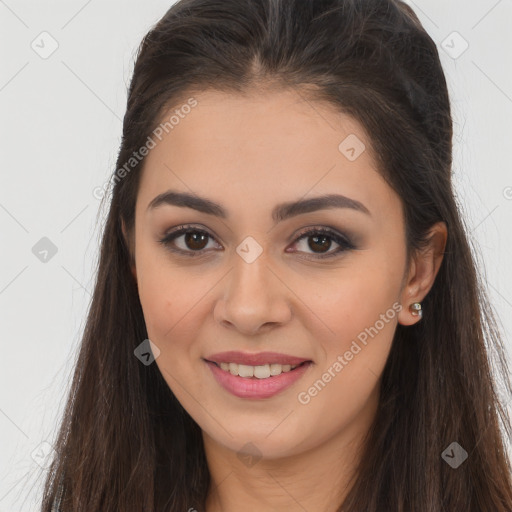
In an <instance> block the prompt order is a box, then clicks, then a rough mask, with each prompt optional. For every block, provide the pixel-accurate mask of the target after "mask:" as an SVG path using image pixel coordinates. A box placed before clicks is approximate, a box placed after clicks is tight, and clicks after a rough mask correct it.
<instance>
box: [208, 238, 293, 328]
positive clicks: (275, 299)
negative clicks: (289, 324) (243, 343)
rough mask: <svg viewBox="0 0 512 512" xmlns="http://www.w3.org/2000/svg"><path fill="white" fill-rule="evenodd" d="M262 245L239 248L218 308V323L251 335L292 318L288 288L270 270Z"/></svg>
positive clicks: (252, 244) (243, 245)
mask: <svg viewBox="0 0 512 512" xmlns="http://www.w3.org/2000/svg"><path fill="white" fill-rule="evenodd" d="M258 246H259V247H260V248H261V249H258V247H257V246H256V245H255V243H254V241H253V240H246V241H244V242H242V243H241V244H240V245H239V246H238V247H237V249H236V253H235V254H234V255H233V268H232V271H231V272H230V273H229V274H228V276H226V281H225V288H224V290H223V293H222V296H221V297H220V298H219V300H218V302H217V304H216V307H215V315H216V319H217V321H219V322H222V323H229V324H232V325H233V326H234V327H236V328H237V329H238V330H240V331H245V332H249V333H252V332H256V331H257V330H258V329H259V328H260V327H261V326H263V325H265V324H269V323H271V324H277V323H283V322H286V321H287V320H288V319H289V318H290V316H291V312H290V307H289V301H288V296H287V288H286V286H283V284H282V283H281V281H280V280H279V279H277V277H276V276H275V275H274V272H273V271H272V270H271V269H270V267H271V262H270V258H268V252H267V251H265V250H264V249H263V247H262V246H260V245H259V244H258Z"/></svg>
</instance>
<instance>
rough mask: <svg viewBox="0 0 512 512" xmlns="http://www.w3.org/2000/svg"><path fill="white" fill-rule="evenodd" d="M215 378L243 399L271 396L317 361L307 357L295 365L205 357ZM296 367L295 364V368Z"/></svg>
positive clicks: (301, 375)
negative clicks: (222, 360)
mask: <svg viewBox="0 0 512 512" xmlns="http://www.w3.org/2000/svg"><path fill="white" fill-rule="evenodd" d="M203 361H204V362H205V364H206V365H207V366H208V367H209V368H210V370H211V372H212V375H213V377H214V379H215V381H216V382H217V383H218V384H219V385H220V386H221V387H222V388H224V390H226V391H228V392H229V393H231V394H232V395H235V396H236V397H239V398H244V399H255V400H259V399H268V398H271V397H273V396H275V395H277V394H279V393H281V392H283V391H285V390H286V389H288V388H290V387H292V386H293V385H294V384H295V383H296V382H297V381H299V380H300V379H301V378H302V377H304V375H305V374H306V373H308V372H309V369H310V367H311V366H312V365H313V364H314V363H313V361H310V360H307V361H302V362H298V363H297V364H294V365H289V364H288V365H286V364H277V363H272V364H262V365H257V366H250V365H244V364H238V363H232V362H230V363H228V362H217V361H211V360H209V359H203ZM292 367H293V368H292Z"/></svg>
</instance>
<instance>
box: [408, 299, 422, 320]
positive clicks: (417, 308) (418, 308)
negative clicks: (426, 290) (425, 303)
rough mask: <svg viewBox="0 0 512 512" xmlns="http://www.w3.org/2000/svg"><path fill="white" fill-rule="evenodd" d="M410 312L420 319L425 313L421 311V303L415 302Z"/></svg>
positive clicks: (410, 307)
mask: <svg viewBox="0 0 512 512" xmlns="http://www.w3.org/2000/svg"><path fill="white" fill-rule="evenodd" d="M409 311H410V312H411V315H412V316H419V317H420V318H422V316H423V311H422V310H421V303H419V302H413V303H412V304H411V305H410V306H409Z"/></svg>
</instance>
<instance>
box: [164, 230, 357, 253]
mask: <svg viewBox="0 0 512 512" xmlns="http://www.w3.org/2000/svg"><path fill="white" fill-rule="evenodd" d="M187 233H198V234H201V235H206V236H208V237H210V238H212V239H214V240H215V238H214V237H213V236H212V235H210V233H208V232H207V231H204V230H202V229H198V228H196V227H194V226H189V225H186V226H179V227H178V228H177V229H176V230H174V231H172V232H171V233H168V234H166V235H165V237H164V238H162V239H160V240H158V242H159V243H160V244H162V245H163V246H164V247H165V249H167V250H169V251H171V252H173V253H178V254H181V255H184V256H186V257H191V258H197V257H201V256H204V252H203V251H204V249H201V250H199V251H190V250H189V251H184V250H183V249H177V248H175V247H172V246H171V242H172V241H173V240H175V239H176V238H178V237H179V236H180V235H183V234H187ZM314 235H326V236H327V237H329V238H331V239H332V240H333V241H334V242H336V243H337V244H338V245H339V246H340V247H339V248H338V249H337V250H335V251H334V252H330V253H327V254H316V255H313V256H306V259H310V260H322V259H328V258H334V257H337V256H339V255H341V253H343V252H346V251H347V250H353V249H356V246H355V245H354V244H353V243H352V242H351V241H350V240H349V238H348V237H346V236H342V235H339V234H338V233H336V232H335V231H332V230H331V229H327V228H323V227H319V228H311V229H307V230H305V231H303V232H301V233H300V234H299V235H298V237H297V238H296V239H295V241H294V245H295V244H296V243H298V242H299V241H300V240H302V239H304V238H309V237H312V236H314ZM313 254H314V253H313Z"/></svg>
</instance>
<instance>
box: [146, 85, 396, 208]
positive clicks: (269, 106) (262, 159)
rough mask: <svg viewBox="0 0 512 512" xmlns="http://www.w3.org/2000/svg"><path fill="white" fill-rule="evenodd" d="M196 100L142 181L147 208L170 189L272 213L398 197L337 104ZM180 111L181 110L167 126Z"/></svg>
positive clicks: (286, 94) (293, 99) (229, 97)
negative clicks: (339, 197) (296, 205)
mask: <svg viewBox="0 0 512 512" xmlns="http://www.w3.org/2000/svg"><path fill="white" fill-rule="evenodd" d="M193 98H194V99H195V101H196V102H197V103H196V104H195V106H194V107H192V108H190V109H188V108H187V109H183V112H182V113H181V115H180V116H176V117H175V118H174V119H175V120H178V122H175V123H174V124H173V125H172V126H171V125H170V124H169V125H168V126H167V130H163V133H162V135H161V140H159V139H158V138H154V141H155V143H156V145H155V147H154V148H153V149H151V150H150V152H149V154H148V155H147V157H146V162H145V165H144V171H143V175H142V179H141V182H140V188H139V197H138V203H139V202H140V205H141V208H145V207H146V206H147V205H148V204H149V202H150V201H151V200H152V199H153V198H154V197H155V196H156V195H158V194H161V193H162V192H164V191H165V190H166V189H170V188H173V189H176V188H178V189H181V190H184V191H188V192H192V193H197V194H199V195H201V196H207V197H210V198H212V199H213V200H216V201H218V202H220V203H222V204H225V205H226V206H227V208H228V209H229V202H230V201H240V200H242V201H244V202H245V204H248V203H251V202H255V203H258V204H260V205H262V204H264V203H266V202H268V206H269V208H271V206H272V203H274V202H275V201H274V199H276V198H278V197H279V199H282V200H283V201H286V200H291V199H298V198H300V197H302V196H304V195H305V194H308V193H310V194H313V195H314V194H315V193H317V194H326V193H333V192H339V193H342V194H345V195H347V196H349V197H353V198H354V199H356V200H359V201H361V202H363V203H365V204H366V203H373V204H375V202H376V200H377V202H378V201H379V199H378V198H376V197H375V196H376V194H377V195H378V196H379V198H380V200H381V201H386V200H389V199H390V198H391V196H392V195H393V194H392V193H391V191H390V189H389V187H388V185H387V184H386V182H385V181H384V180H383V179H382V177H381V176H380V174H379V173H378V172H377V169H376V163H375V161H374V159H373V157H372V155H371V141H370V139H369V137H368V135H367V134H366V133H365V130H364V129H363V127H362V125H361V124H360V123H359V122H358V121H357V120H355V119H354V118H352V117H350V116H348V115H346V114H342V113H340V112H339V111H338V110H336V109H335V108H334V107H333V106H332V105H330V104H327V103H325V102H318V101H312V100H310V99H308V97H307V96H306V94H302V93H300V92H299V91H298V90H281V91H272V92H265V93H264V94H263V93H257V92H253V93H251V94H245V95H242V94H234V93H233V94H227V93H222V92H218V91H205V92H202V93H199V94H194V95H193ZM184 104H185V103H184ZM176 110H178V111H179V110H180V105H175V106H174V107H173V108H172V109H171V110H170V111H169V112H168V113H166V114H165V115H164V116H163V117H162V119H163V121H164V122H165V121H166V120H168V119H169V118H170V116H171V115H172V114H173V113H174V112H175V111H176ZM184 112H187V113H184ZM347 149H348V150H349V153H347ZM350 150H353V151H351V152H350ZM354 153H355V156H356V158H354ZM227 192H229V193H227ZM381 207H382V205H381Z"/></svg>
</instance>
